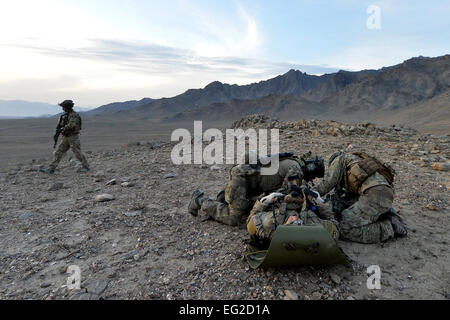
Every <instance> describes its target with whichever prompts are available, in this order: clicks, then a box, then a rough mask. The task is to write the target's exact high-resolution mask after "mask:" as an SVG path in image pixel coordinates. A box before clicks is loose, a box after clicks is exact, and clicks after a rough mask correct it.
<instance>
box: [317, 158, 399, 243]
mask: <svg viewBox="0 0 450 320" xmlns="http://www.w3.org/2000/svg"><path fill="white" fill-rule="evenodd" d="M393 180H394V176H393V170H392V169H391V168H390V167H389V166H388V165H386V164H383V163H382V162H381V161H380V160H378V159H377V158H374V157H371V156H369V155H367V154H365V153H341V152H337V153H335V154H334V155H333V156H332V157H331V159H330V162H329V168H328V170H327V173H326V175H325V177H324V179H323V180H322V182H321V183H320V184H319V185H318V186H317V191H318V192H319V193H320V194H321V195H326V194H328V193H329V192H330V191H331V190H333V189H335V191H336V192H337V194H341V193H343V194H345V199H346V200H350V203H352V204H351V205H350V206H349V207H347V208H345V209H344V210H342V211H341V212H336V210H335V212H334V213H335V214H337V218H338V220H339V228H340V230H339V231H340V234H341V239H343V240H349V241H354V242H359V243H378V242H382V241H386V240H388V239H391V238H394V237H395V236H405V235H406V234H407V228H406V226H405V225H404V223H403V221H402V219H401V218H400V217H399V216H398V215H397V214H396V213H395V211H394V210H393V209H392V204H393V200H394V190H393ZM319 208H320V206H319ZM325 211H326V210H322V212H325ZM330 211H331V210H329V211H328V212H330Z"/></svg>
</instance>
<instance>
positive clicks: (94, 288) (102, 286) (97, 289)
mask: <svg viewBox="0 0 450 320" xmlns="http://www.w3.org/2000/svg"><path fill="white" fill-rule="evenodd" d="M108 284H109V280H103V279H96V280H88V281H87V282H86V283H85V284H84V287H85V288H86V290H87V292H88V293H90V294H95V295H98V296H99V295H101V294H102V293H103V292H104V291H105V290H106V288H107V287H108Z"/></svg>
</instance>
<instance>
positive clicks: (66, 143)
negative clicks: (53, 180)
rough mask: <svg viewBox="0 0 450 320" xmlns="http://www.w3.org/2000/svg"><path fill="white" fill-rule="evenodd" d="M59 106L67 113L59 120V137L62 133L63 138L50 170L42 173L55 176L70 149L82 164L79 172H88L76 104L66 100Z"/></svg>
mask: <svg viewBox="0 0 450 320" xmlns="http://www.w3.org/2000/svg"><path fill="white" fill-rule="evenodd" d="M59 105H60V106H61V107H62V108H63V110H64V112H65V113H64V114H63V115H62V116H61V117H60V118H59V122H58V126H57V128H56V130H57V135H59V133H61V134H62V136H63V138H62V141H61V143H60V145H59V146H58V149H56V151H55V152H54V157H53V158H54V159H53V162H52V163H51V164H50V165H49V168H48V169H42V170H41V172H44V173H48V174H53V173H54V172H55V169H56V167H57V166H58V164H59V162H60V161H61V159H62V158H63V156H64V155H65V154H66V152H67V151H69V149H72V151H73V154H74V155H75V157H76V158H77V159H78V160H79V161H80V162H81V165H82V168H80V169H79V170H78V172H87V171H89V164H88V162H87V160H86V157H85V156H84V155H83V153H82V152H81V144H80V135H79V133H80V130H81V117H80V115H79V114H78V113H76V112H75V111H73V106H74V103H73V101H72V100H65V101H64V102H62V103H60V104H59ZM56 140H57V137H56V138H55V146H56Z"/></svg>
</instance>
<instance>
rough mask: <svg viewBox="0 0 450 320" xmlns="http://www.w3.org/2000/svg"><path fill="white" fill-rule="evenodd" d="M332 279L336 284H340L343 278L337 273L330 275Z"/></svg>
mask: <svg viewBox="0 0 450 320" xmlns="http://www.w3.org/2000/svg"><path fill="white" fill-rule="evenodd" d="M330 279H331V280H332V281H333V282H334V283H336V284H340V283H341V277H339V276H338V275H337V274H335V273H330Z"/></svg>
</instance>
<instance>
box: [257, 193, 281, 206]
mask: <svg viewBox="0 0 450 320" xmlns="http://www.w3.org/2000/svg"><path fill="white" fill-rule="evenodd" d="M278 198H284V194H282V193H277V192H274V193H272V194H271V195H268V196H267V197H264V198H262V199H261V203H262V204H263V205H264V206H268V205H270V204H273V203H275V201H277V199H278Z"/></svg>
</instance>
